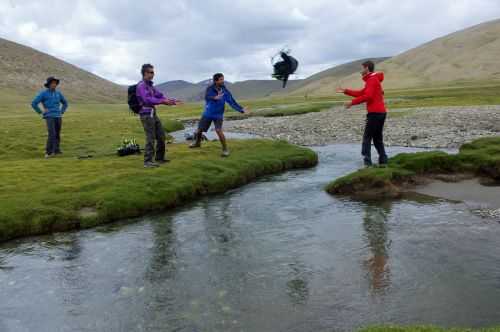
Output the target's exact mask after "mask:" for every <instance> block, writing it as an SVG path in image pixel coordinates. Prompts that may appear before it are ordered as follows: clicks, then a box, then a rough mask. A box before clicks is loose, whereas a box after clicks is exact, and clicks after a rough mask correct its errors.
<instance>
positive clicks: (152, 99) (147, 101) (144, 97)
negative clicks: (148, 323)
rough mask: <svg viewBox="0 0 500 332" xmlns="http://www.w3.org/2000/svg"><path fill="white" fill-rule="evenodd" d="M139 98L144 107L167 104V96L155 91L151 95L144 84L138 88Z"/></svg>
mask: <svg viewBox="0 0 500 332" xmlns="http://www.w3.org/2000/svg"><path fill="white" fill-rule="evenodd" d="M137 97H138V98H139V101H141V102H142V104H143V105H144V106H156V105H161V104H163V103H164V102H165V96H164V95H163V94H162V93H161V92H159V91H154V92H153V93H151V92H149V91H148V89H147V88H146V86H145V85H144V84H140V85H139V86H138V87H137Z"/></svg>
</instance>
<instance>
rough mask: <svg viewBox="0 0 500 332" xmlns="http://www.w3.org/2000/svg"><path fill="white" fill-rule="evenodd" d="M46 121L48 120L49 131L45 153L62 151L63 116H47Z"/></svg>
mask: <svg viewBox="0 0 500 332" xmlns="http://www.w3.org/2000/svg"><path fill="white" fill-rule="evenodd" d="M45 122H47V133H48V135H47V145H46V146H45V153H47V154H55V153H60V152H61V148H60V144H61V128H62V118H46V119H45Z"/></svg>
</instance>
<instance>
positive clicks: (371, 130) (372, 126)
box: [361, 113, 387, 164]
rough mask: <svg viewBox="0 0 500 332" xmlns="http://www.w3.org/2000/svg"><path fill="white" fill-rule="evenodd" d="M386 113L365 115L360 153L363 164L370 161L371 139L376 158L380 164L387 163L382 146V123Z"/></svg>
mask: <svg viewBox="0 0 500 332" xmlns="http://www.w3.org/2000/svg"><path fill="white" fill-rule="evenodd" d="M385 118H386V113H368V114H367V116H366V126H365V132H364V134H363V146H362V149H361V154H362V155H363V159H364V161H365V164H371V163H372V157H371V149H372V141H373V145H375V149H377V152H378V160H379V163H380V164H386V163H387V155H386V153H385V148H384V137H383V135H384V123H385Z"/></svg>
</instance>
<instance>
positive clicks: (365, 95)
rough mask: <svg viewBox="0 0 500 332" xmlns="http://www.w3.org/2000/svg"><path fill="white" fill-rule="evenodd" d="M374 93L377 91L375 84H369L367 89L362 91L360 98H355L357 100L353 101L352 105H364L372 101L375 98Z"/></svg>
mask: <svg viewBox="0 0 500 332" xmlns="http://www.w3.org/2000/svg"><path fill="white" fill-rule="evenodd" d="M374 91H375V89H374V86H373V83H371V82H367V84H366V87H365V88H364V89H363V90H362V93H361V94H360V95H359V96H353V97H356V98H354V99H353V100H352V102H351V104H352V105H359V104H362V103H366V102H367V101H370V100H371V99H372V98H373V93H374Z"/></svg>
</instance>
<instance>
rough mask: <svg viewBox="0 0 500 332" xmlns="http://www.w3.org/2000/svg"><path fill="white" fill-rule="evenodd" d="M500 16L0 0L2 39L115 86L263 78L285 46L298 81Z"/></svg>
mask: <svg viewBox="0 0 500 332" xmlns="http://www.w3.org/2000/svg"><path fill="white" fill-rule="evenodd" d="M496 18H500V1H499V0H418V1H417V0H411V1H410V0H338V1H337V0H308V1H305V0H264V1H263V0H212V1H206V0H163V1H148V0H142V1H137V0H120V1H117V0H113V1H111V0H95V1H90V0H71V1H68V0H0V37H2V38H6V39H9V40H12V41H15V42H18V43H21V44H25V45H29V46H31V47H34V48H36V49H39V50H42V51H44V52H46V53H49V54H51V55H54V56H56V57H59V58H62V59H64V60H66V61H68V62H70V63H73V64H76V65H77V66H80V67H82V68H84V69H86V70H89V71H91V72H93V73H95V74H97V75H99V76H102V77H105V78H107V79H110V80H112V81H115V82H117V83H130V82H133V81H137V80H138V79H139V77H138V76H139V75H138V68H139V67H140V65H141V64H143V63H145V62H150V63H153V64H154V65H155V67H156V72H157V77H156V81H157V82H163V81H167V80H176V79H184V80H189V81H201V80H204V79H207V78H209V77H210V75H211V74H213V73H214V72H218V71H222V72H224V73H225V75H226V78H227V79H229V80H231V81H236V80H244V79H256V78H259V79H265V78H269V76H270V73H271V66H270V58H271V56H272V55H274V54H275V53H276V52H277V51H278V50H279V49H280V48H282V47H283V46H285V45H286V46H288V47H289V48H290V49H291V50H292V54H293V55H294V56H296V57H297V58H298V59H299V61H300V62H301V66H300V68H299V71H298V75H297V76H296V77H298V78H304V77H307V76H308V75H310V74H313V73H315V72H317V71H319V70H322V69H326V68H329V67H331V66H333V65H336V64H341V63H344V62H347V61H351V60H356V59H359V58H364V57H376V56H377V57H378V56H388V55H395V54H398V53H400V52H403V51H405V50H407V49H409V48H412V47H415V46H418V45H420V44H422V43H424V42H426V41H429V40H431V39H434V38H436V37H439V36H442V35H445V34H448V33H451V32H454V31H456V30H459V29H462V28H465V27H468V26H470V25H474V24H477V23H481V22H483V21H487V20H491V19H496Z"/></svg>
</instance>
